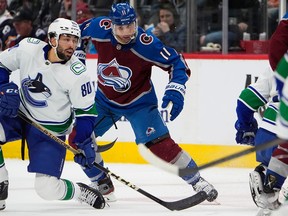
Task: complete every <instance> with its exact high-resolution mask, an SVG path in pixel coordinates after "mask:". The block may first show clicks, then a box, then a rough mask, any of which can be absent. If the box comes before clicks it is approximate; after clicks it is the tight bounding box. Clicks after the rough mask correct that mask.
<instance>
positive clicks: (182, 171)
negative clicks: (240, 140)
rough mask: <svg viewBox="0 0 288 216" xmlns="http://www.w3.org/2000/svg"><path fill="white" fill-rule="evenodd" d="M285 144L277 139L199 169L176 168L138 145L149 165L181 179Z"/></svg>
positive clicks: (142, 145)
mask: <svg viewBox="0 0 288 216" xmlns="http://www.w3.org/2000/svg"><path fill="white" fill-rule="evenodd" d="M284 142H287V141H285V140H283V139H280V138H277V139H274V140H272V141H269V142H266V143H263V144H261V145H259V146H255V147H251V148H248V149H245V150H243V151H240V152H237V153H234V154H231V155H228V156H226V157H223V158H220V159H217V160H214V161H211V162H209V163H206V164H203V165H200V166H198V167H189V168H179V167H178V166H175V165H173V164H170V163H168V162H166V161H164V160H162V159H160V158H159V157H157V156H156V155H154V154H153V153H152V152H151V151H150V150H149V149H148V148H147V147H146V146H145V145H144V144H139V145H138V150H139V152H140V154H141V156H142V157H143V158H144V159H145V160H146V161H147V162H149V163H151V164H153V165H155V166H158V167H159V168H161V169H164V170H166V171H168V172H170V173H173V174H176V175H178V176H180V177H183V176H187V175H191V174H193V173H196V172H198V171H200V170H202V169H205V168H208V167H212V166H215V165H217V164H221V163H224V162H226V161H230V160H233V159H236V158H239V157H242V156H245V155H247V154H250V153H253V152H256V151H260V150H263V149H266V148H269V147H272V146H276V145H279V144H281V143H284Z"/></svg>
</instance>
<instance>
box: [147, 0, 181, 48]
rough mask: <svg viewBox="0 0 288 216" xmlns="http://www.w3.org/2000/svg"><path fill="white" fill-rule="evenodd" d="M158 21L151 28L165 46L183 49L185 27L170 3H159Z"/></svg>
mask: <svg viewBox="0 0 288 216" xmlns="http://www.w3.org/2000/svg"><path fill="white" fill-rule="evenodd" d="M158 17H159V23H158V24H157V25H156V26H155V28H154V29H153V30H152V33H153V34H154V35H155V36H156V37H158V38H159V39H160V40H161V41H162V42H163V43H164V44H165V45H166V46H170V47H172V48H174V49H176V50H177V51H178V52H184V51H185V44H186V27H185V25H183V24H182V23H181V21H180V17H179V14H178V13H177V11H176V10H175V7H174V5H173V4H171V3H165V4H161V5H160V8H159V12H158Z"/></svg>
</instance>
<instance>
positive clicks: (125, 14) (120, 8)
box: [109, 3, 136, 25]
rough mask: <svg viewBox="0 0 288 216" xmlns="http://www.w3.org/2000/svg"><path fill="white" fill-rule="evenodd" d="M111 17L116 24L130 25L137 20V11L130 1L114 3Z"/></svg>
mask: <svg viewBox="0 0 288 216" xmlns="http://www.w3.org/2000/svg"><path fill="white" fill-rule="evenodd" d="M109 18H110V19H111V21H112V24H114V25H128V24H130V23H132V22H135V21H136V13H135V10H134V8H133V7H132V6H131V5H129V4H128V3H118V4H113V5H112V7H111V10H110V13H109Z"/></svg>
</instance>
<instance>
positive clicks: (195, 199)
mask: <svg viewBox="0 0 288 216" xmlns="http://www.w3.org/2000/svg"><path fill="white" fill-rule="evenodd" d="M18 115H19V117H21V118H22V119H23V120H24V121H26V122H27V123H29V124H31V125H32V126H34V127H36V128H37V129H38V130H39V131H41V132H42V133H44V134H46V135H47V136H48V137H50V138H51V139H53V140H54V141H55V142H57V143H59V144H60V145H62V146H63V147H65V148H66V149H67V150H69V151H71V152H72V153H73V154H81V152H80V151H79V150H78V149H74V148H73V147H71V146H70V145H69V144H67V143H65V142H64V141H62V140H61V139H59V138H58V137H56V136H54V135H53V134H51V133H50V132H49V131H48V130H46V129H45V128H44V127H42V126H40V125H38V124H37V123H35V122H33V121H32V120H31V119H29V118H27V116H25V114H24V113H22V112H21V111H18ZM93 165H94V166H95V167H96V168H98V169H99V170H101V171H103V172H105V173H107V174H108V175H110V176H112V177H113V178H115V179H116V180H118V181H120V182H121V183H123V184H125V185H127V186H128V187H130V188H132V189H133V190H135V191H137V192H139V193H141V194H142V195H144V196H146V197H147V198H149V199H151V200H153V201H155V202H156V203H158V204H160V205H162V206H164V207H165V208H167V209H169V210H171V211H175V210H177V211H179V210H183V209H187V208H190V207H193V206H195V205H198V204H199V203H201V202H203V201H204V200H206V199H207V194H206V192H204V191H200V192H198V193H197V194H195V195H193V196H190V197H187V198H184V199H181V200H178V201H172V202H167V201H163V200H161V199H159V198H157V197H155V196H153V195H152V194H150V193H148V192H146V191H144V190H142V189H141V188H139V187H137V186H136V185H134V184H132V183H131V182H128V181H126V180H125V179H123V178H121V177H120V176H118V175H116V174H115V173H113V172H111V171H110V170H109V169H107V168H104V167H103V166H101V165H99V164H97V163H96V162H94V163H93Z"/></svg>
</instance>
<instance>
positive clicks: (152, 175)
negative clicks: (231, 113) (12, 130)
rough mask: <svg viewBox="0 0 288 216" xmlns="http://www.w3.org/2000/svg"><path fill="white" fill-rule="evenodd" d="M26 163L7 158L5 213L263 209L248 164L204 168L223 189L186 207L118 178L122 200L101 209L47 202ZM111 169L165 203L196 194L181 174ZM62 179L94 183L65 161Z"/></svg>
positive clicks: (237, 213) (200, 214) (205, 214)
mask: <svg viewBox="0 0 288 216" xmlns="http://www.w3.org/2000/svg"><path fill="white" fill-rule="evenodd" d="M27 164H28V161H27V160H25V161H21V160H17V159H6V166H7V169H8V170H9V178H10V185H9V196H8V199H7V201H6V205H7V206H6V209H5V210H4V211H1V212H0V215H1V216H2V215H3V216H4V215H5V216H26V215H27V216H28V215H29V216H34V215H35V216H36V215H37V216H38V215H42V216H46V215H47V216H48V215H49V216H50V215H51V216H52V215H53V216H65V215H67V216H68V215H69V216H78V215H79V216H80V215H81V216H83V215H101V216H116V215H117V216H135V215H137V216H144V215H145V216H146V215H149V216H169V215H173V216H186V215H190V216H191V215H194V216H211V215H216V216H231V215H233V216H244V215H245V216H250V215H251V216H252V215H256V214H257V212H258V209H257V208H256V207H255V205H254V203H253V201H252V199H251V197H250V192H249V186H248V173H249V171H250V169H246V168H245V169H243V168H217V167H216V168H209V169H205V170H203V171H202V172H201V173H202V176H203V177H204V178H206V179H207V180H209V181H210V182H211V183H213V184H214V186H215V187H216V188H217V189H218V192H219V197H218V199H217V202H213V203H208V202H207V201H204V202H203V203H201V204H199V205H197V206H194V207H191V208H189V209H185V210H182V211H170V210H168V209H166V208H165V207H163V206H161V205H160V204H158V203H156V202H154V201H152V200H150V199H149V198H147V197H146V196H144V195H142V194H140V193H139V192H137V191H135V190H133V189H131V188H130V187H128V186H126V185H124V184H123V183H121V182H119V181H117V180H115V179H114V180H113V182H114V184H115V187H116V191H115V194H116V196H117V198H118V200H117V201H116V202H113V203H110V204H109V206H106V207H105V208H104V209H101V210H98V209H94V208H92V207H90V206H88V205H86V204H80V203H78V202H76V201H73V200H70V201H45V200H42V199H41V198H40V197H38V195H37V194H36V193H35V191H34V189H33V184H34V174H33V173H28V172H27V171H26V166H27ZM107 167H109V169H110V170H111V171H112V172H113V173H115V174H116V175H119V176H121V177H122V178H123V179H125V180H126V181H129V182H130V183H132V184H135V185H136V186H138V187H140V188H141V189H142V190H145V191H147V192H148V193H150V194H152V195H154V196H156V197H158V198H160V199H161V200H164V201H175V200H179V199H183V198H185V197H188V196H191V195H192V193H193V192H192V188H191V186H188V185H186V184H185V182H183V181H182V180H181V179H180V178H179V177H177V176H175V175H173V174H170V173H168V172H166V171H163V170H160V169H159V168H156V167H153V166H151V165H135V164H114V163H113V164H107ZM62 177H63V178H66V179H69V180H72V181H75V182H78V181H81V182H83V183H89V181H88V179H87V178H86V176H85V175H84V173H83V172H82V170H81V169H80V167H79V166H78V165H77V164H75V163H73V162H71V161H68V162H66V164H65V166H64V172H63V176H62ZM286 212H287V211H286ZM273 215H274V214H273ZM277 215H287V213H286V214H284V213H283V214H277Z"/></svg>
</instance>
